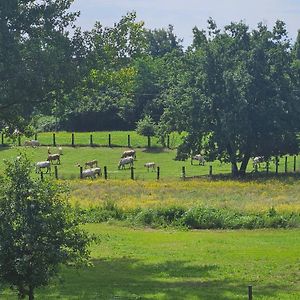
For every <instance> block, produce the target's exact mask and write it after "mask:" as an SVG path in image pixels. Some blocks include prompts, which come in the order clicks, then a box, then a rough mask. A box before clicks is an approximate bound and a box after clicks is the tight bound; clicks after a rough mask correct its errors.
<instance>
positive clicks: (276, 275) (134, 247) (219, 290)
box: [0, 224, 300, 300]
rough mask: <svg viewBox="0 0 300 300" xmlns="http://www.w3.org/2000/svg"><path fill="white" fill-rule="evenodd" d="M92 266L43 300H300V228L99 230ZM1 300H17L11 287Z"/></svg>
mask: <svg viewBox="0 0 300 300" xmlns="http://www.w3.org/2000/svg"><path fill="white" fill-rule="evenodd" d="M86 228H87V229H88V231H89V232H91V233H94V234H96V235H97V236H99V237H100V238H101V243H100V244H98V245H94V246H93V247H92V257H93V262H94V266H93V267H91V268H85V269H79V270H75V269H66V268H64V269H63V272H62V274H61V279H60V280H59V281H56V282H54V283H52V284H51V285H50V286H49V287H47V288H45V289H41V290H39V291H38V293H37V299H84V300H86V299H88V300H92V299H170V300H174V299H209V300H213V299H216V300H232V299H245V300H246V299H248V298H247V286H248V285H252V286H253V299H274V300H275V299H276V300H278V299H280V300H288V299H290V300H291V299H293V300H296V299H299V298H300V289H299V287H300V271H299V270H300V261H299V248H300V234H299V233H300V232H299V230H276V231H275V230H259V231H188V232H185V231H173V230H171V231H167V230H147V229H129V228H125V227H120V226H115V225H106V224H101V225H100V224H93V225H87V226H86ZM0 298H1V299H15V298H16V297H15V296H13V294H12V292H11V291H9V290H8V289H5V290H4V291H3V290H2V293H1V295H0Z"/></svg>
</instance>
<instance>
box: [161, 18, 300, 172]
mask: <svg viewBox="0 0 300 300" xmlns="http://www.w3.org/2000/svg"><path fill="white" fill-rule="evenodd" d="M194 33H195V39H194V42H193V46H192V47H191V48H190V49H189V50H188V51H187V53H186V56H185V58H184V60H185V66H186V67H185V70H180V72H181V74H180V76H179V77H178V78H177V79H176V80H175V81H174V82H173V86H172V88H171V89H169V90H168V92H167V93H166V96H167V99H168V101H167V105H166V109H165V111H164V114H163V116H162V122H164V123H167V124H169V126H170V128H171V129H172V130H179V131H187V133H188V136H187V137H186V139H185V144H186V146H187V147H186V148H188V149H190V150H191V151H193V152H199V151H200V150H205V152H206V155H207V156H208V157H209V158H210V159H215V158H218V159H220V160H224V161H229V162H231V163H232V167H233V173H234V174H239V173H240V174H244V173H245V171H246V167H247V164H248V161H249V159H250V157H252V156H264V157H265V158H266V159H267V158H269V157H270V156H277V155H283V154H287V153H289V154H295V153H298V142H297V133H298V131H299V125H300V122H299V121H300V118H299V107H300V106H299V98H298V97H295V93H294V89H295V87H296V85H297V82H296V80H295V76H294V75H295V74H294V71H293V68H292V57H291V45H290V41H289V39H288V36H287V32H286V29H285V25H284V23H283V22H281V21H277V22H276V24H275V26H274V28H273V30H272V31H270V30H268V29H267V27H266V26H264V25H262V24H259V25H258V27H257V28H256V29H254V30H252V31H250V30H249V28H248V27H247V25H245V24H244V23H242V22H240V23H232V24H230V25H228V26H226V27H225V28H224V31H223V32H221V31H220V30H218V29H217V27H216V24H215V23H214V22H213V21H212V20H210V23H209V31H208V34H205V33H204V32H200V31H199V30H197V29H195V30H194ZM239 162H240V163H241V165H240V168H239V169H238V163H239Z"/></svg>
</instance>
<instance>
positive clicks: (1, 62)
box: [0, 0, 77, 128]
mask: <svg viewBox="0 0 300 300" xmlns="http://www.w3.org/2000/svg"><path fill="white" fill-rule="evenodd" d="M72 2H73V0H42V1H34V0H2V1H1V2H0V122H1V123H2V125H3V124H6V125H9V124H12V125H14V126H21V125H24V124H25V123H24V122H22V120H25V119H26V116H30V115H31V113H32V112H33V110H34V109H35V108H36V107H40V108H43V109H44V110H45V111H47V112H49V110H51V109H52V107H53V106H52V105H49V104H52V103H54V100H55V101H56V102H57V101H59V100H60V99H61V98H62V97H61V94H62V91H64V90H65V89H68V88H69V89H70V88H71V86H72V85H73V83H74V78H73V77H72V76H70V75H71V74H74V72H72V71H71V70H74V69H75V68H74V67H72V64H71V62H72V53H73V50H72V47H71V44H70V41H69V38H68V33H67V31H66V28H67V26H69V25H70V24H72V22H73V21H74V19H75V18H76V16H77V14H76V13H70V12H69V8H70V5H71V3H72ZM49 100H51V101H49ZM14 126H12V128H13V127H14Z"/></svg>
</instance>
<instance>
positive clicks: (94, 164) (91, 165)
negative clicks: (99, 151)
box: [84, 159, 98, 168]
mask: <svg viewBox="0 0 300 300" xmlns="http://www.w3.org/2000/svg"><path fill="white" fill-rule="evenodd" d="M94 166H95V167H98V160H96V159H94V160H90V161H87V162H86V163H85V164H84V167H85V168H87V167H89V168H93V167H94Z"/></svg>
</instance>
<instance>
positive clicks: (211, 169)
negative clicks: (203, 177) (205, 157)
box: [209, 166, 213, 177]
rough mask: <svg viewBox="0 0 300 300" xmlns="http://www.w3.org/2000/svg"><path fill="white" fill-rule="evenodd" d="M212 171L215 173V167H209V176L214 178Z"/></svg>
mask: <svg viewBox="0 0 300 300" xmlns="http://www.w3.org/2000/svg"><path fill="white" fill-rule="evenodd" d="M212 171H213V167H212V166H209V176H210V177H211V176H212Z"/></svg>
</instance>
